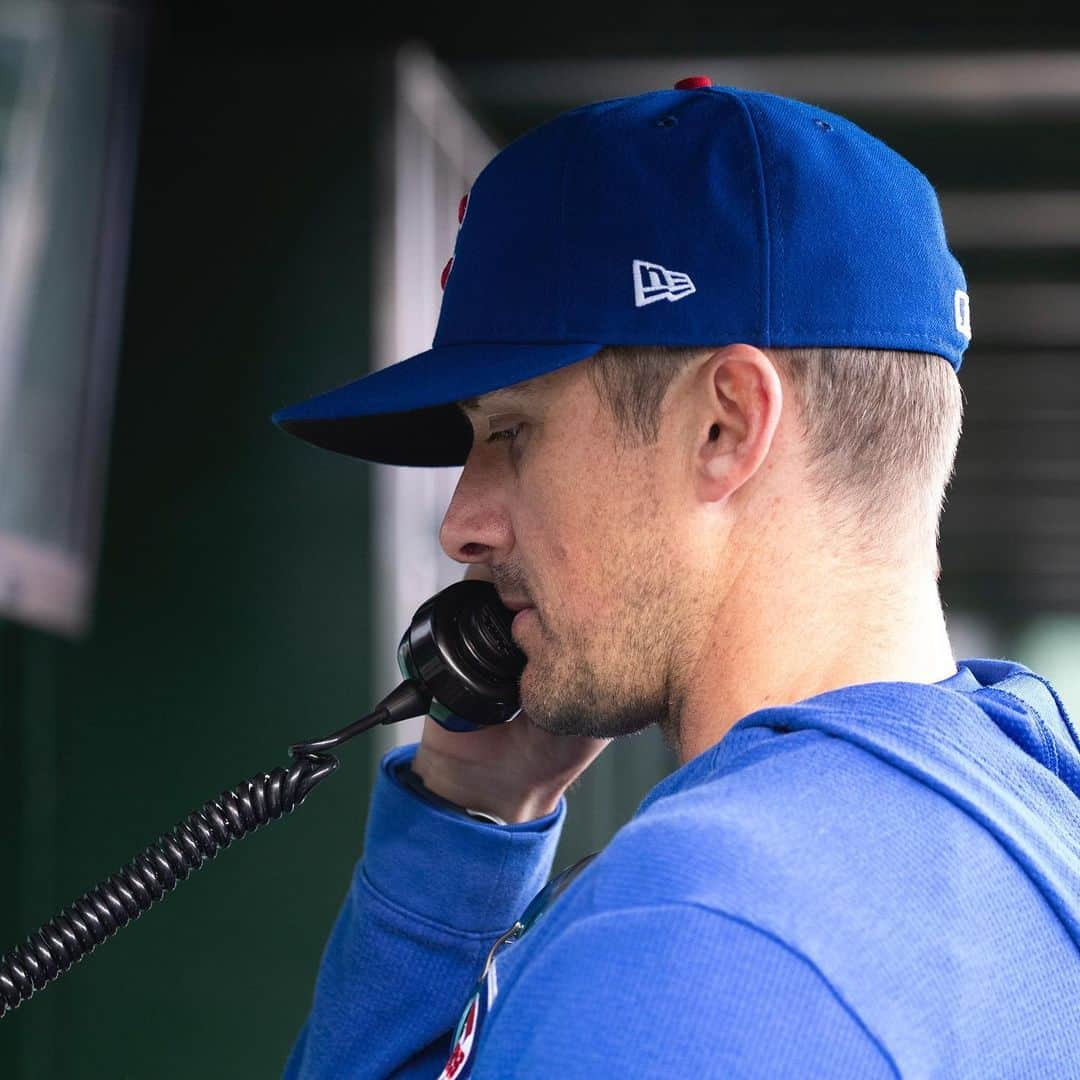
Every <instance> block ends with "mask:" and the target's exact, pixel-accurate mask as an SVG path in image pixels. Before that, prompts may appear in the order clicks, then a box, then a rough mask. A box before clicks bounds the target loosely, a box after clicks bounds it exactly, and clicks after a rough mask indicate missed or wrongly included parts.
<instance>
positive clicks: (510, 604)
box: [499, 596, 535, 611]
mask: <svg viewBox="0 0 1080 1080" xmlns="http://www.w3.org/2000/svg"><path fill="white" fill-rule="evenodd" d="M499 599H500V600H501V601H502V605H503V607H505V608H509V609H510V610H511V611H524V610H525V609H526V608H531V607H534V606H535V605H534V604H530V603H528V602H526V601H525V600H503V598H502V597H501V596H500V597H499Z"/></svg>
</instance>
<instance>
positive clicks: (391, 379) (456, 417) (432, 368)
mask: <svg viewBox="0 0 1080 1080" xmlns="http://www.w3.org/2000/svg"><path fill="white" fill-rule="evenodd" d="M603 347H604V346H603V345H597V344H593V343H587V342H571V343H569V344H565V343H564V344H560V345H517V344H514V345H505V344H484V345H441V346H438V347H437V348H434V349H428V351H427V352H422V353H418V354H417V355H416V356H411V357H409V358H408V359H407V360H402V361H400V362H399V363H397V364H391V365H390V366H389V367H385V368H380V369H379V370H378V371H374V372H372V373H371V374H370V375H365V376H364V377H363V378H361V379H356V380H355V381H354V382H350V383H346V384H345V385H344V386H339V387H337V388H336V389H334V390H328V391H326V393H324V394H318V395H316V396H315V397H313V398H308V399H307V400H306V401H301V402H298V403H297V404H295V405H289V406H287V407H286V408H284V409H279V410H278V411H277V412H275V413H274V414H273V416H272V417H271V419H272V420H273V421H274V423H275V424H277V425H278V427H280V428H281V429H282V430H283V431H287V432H288V433H289V434H290V435H295V436H296V437H297V438H299V439H303V440H304V441H305V442H309V443H312V444H313V445H315V446H321V447H323V448H324V449H326V450H333V451H334V452H335V453H338V454H347V455H348V456H349V457H356V458H363V459H364V460H365V461H376V462H380V463H382V464H385V465H428V466H432V465H464V464H465V460H466V459H467V458H468V456H469V450H470V449H471V447H472V426H471V425H470V424H469V422H468V420H467V419H466V418H465V416H464V415H463V414H462V413H461V411H460V410H459V409H458V408H457V407H456V406H455V405H454V402H456V401H461V400H462V399H464V398H470V397H479V396H480V395H481V394H486V393H488V392H490V391H492V390H499V389H502V388H503V387H505V386H512V385H513V384H514V383H519V382H525V381H526V380H528V379H534V378H536V377H537V376H539V375H545V374H547V373H548V372H549V371H555V370H556V369H558V368H562V367H567V366H568V365H570V364H574V363H577V361H579V360H584V359H586V358H587V357H589V356H593V355H594V354H596V353H598V352H599V351H600V350H601V349H602V348H603Z"/></svg>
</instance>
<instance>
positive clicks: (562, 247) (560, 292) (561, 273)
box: [555, 124, 572, 336]
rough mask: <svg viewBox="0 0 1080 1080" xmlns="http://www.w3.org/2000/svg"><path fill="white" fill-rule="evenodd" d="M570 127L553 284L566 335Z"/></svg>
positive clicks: (568, 127)
mask: <svg viewBox="0 0 1080 1080" xmlns="http://www.w3.org/2000/svg"><path fill="white" fill-rule="evenodd" d="M571 128H572V125H570V124H567V125H566V131H565V132H564V134H563V166H562V178H561V179H560V181H559V263H558V273H556V275H555V277H556V279H557V280H556V282H555V310H556V312H558V318H559V332H560V333H561V334H562V335H563V336H565V335H566V307H565V305H564V297H565V295H566V294H565V292H564V289H565V286H564V283H563V282H564V279H565V278H566V277H567V276H568V275H567V266H566V201H567V188H568V187H569V184H570V135H571Z"/></svg>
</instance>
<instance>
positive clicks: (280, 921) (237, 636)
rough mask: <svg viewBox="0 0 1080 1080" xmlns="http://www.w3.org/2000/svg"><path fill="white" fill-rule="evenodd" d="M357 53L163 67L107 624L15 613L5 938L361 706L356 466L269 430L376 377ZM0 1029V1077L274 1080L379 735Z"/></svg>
mask: <svg viewBox="0 0 1080 1080" xmlns="http://www.w3.org/2000/svg"><path fill="white" fill-rule="evenodd" d="M374 81H375V80H374V76H373V75H371V74H370V73H369V72H368V70H367V69H366V67H365V65H364V64H363V63H359V62H358V61H357V59H356V57H355V56H354V57H352V58H351V59H349V60H345V59H344V58H341V59H336V60H335V59H326V58H324V57H310V58H308V59H304V58H303V57H290V56H288V55H286V54H280V53H279V54H278V55H277V57H273V58H272V57H270V56H266V57H260V56H259V55H257V54H255V53H251V52H249V53H247V54H246V55H244V56H238V55H236V54H235V53H229V52H225V51H220V52H217V53H212V52H208V51H196V50H194V49H192V48H187V49H182V48H173V49H170V50H168V52H167V53H166V52H161V53H160V54H158V55H153V54H152V55H151V58H150V63H149V65H148V71H147V88H146V98H145V105H144V112H143V125H142V133H141V137H140V164H139V173H138V178H137V187H136V206H135V217H134V231H133V236H132V253H131V262H130V269H129V282H128V292H127V301H126V313H125V323H124V335H123V350H122V356H121V364H120V375H119V385H118V394H117V399H116V412H115V423H114V430H113V438H112V446H111V461H110V470H109V484H108V502H107V510H106V517H105V531H104V541H103V550H102V560H101V568H100V574H99V579H98V593H97V603H96V611H95V619H94V624H93V628H92V631H91V632H90V633H89V634H88V635H87V636H86V637H85V638H84V639H83V640H81V641H78V642H71V641H66V640H61V639H59V638H55V637H53V636H51V635H49V634H46V633H43V632H37V631H33V630H29V629H27V628H24V627H18V626H15V625H12V624H10V623H7V624H3V625H2V626H0V739H2V740H3V746H2V750H3V760H4V763H5V766H6V769H5V772H6V777H7V783H6V784H5V785H4V787H3V795H2V796H0V815H2V818H0V820H2V822H3V828H4V836H5V839H6V842H7V844H6V847H7V852H8V868H7V872H8V887H7V889H5V890H4V893H5V895H4V900H3V904H4V906H3V908H2V909H0V918H2V927H0V929H2V932H3V936H4V939H5V940H4V942H3V946H2V947H3V948H4V949H5V950H6V949H7V948H8V947H10V946H11V945H13V944H15V942H17V941H21V940H22V939H23V937H24V936H25V934H26V933H27V932H29V931H30V930H32V929H34V928H36V927H37V926H38V925H39V924H40V923H42V922H43V921H45V920H46V919H47V918H50V917H51V916H52V915H53V914H54V913H55V912H56V911H57V910H58V909H59V908H61V907H62V906H64V905H66V904H68V903H69V902H71V901H72V900H73V899H75V898H76V897H77V896H79V895H80V894H81V893H82V892H84V891H85V890H86V889H88V888H90V887H92V886H93V885H95V884H97V883H98V882H99V881H100V880H101V879H102V878H104V877H107V876H108V875H109V874H111V873H113V872H115V871H116V870H118V869H120V867H121V866H122V865H124V864H125V863H126V862H127V861H128V860H129V859H130V858H131V857H132V856H133V855H134V854H135V853H136V852H138V851H139V850H141V849H142V848H143V847H144V846H145V845H146V844H147V843H149V842H151V841H153V840H154V839H156V838H157V837H158V836H159V835H160V834H161V833H162V832H164V831H166V830H168V829H170V828H171V827H172V826H173V825H175V824H176V823H177V822H178V821H179V820H180V819H182V818H183V817H184V816H185V815H186V814H187V813H188V812H189V811H190V810H192V809H194V808H195V807H197V806H199V805H201V804H202V803H203V802H204V801H205V800H206V799H208V798H210V797H213V796H215V795H216V794H218V793H219V792H220V791H221V790H222V789H223V788H225V787H227V786H232V785H233V784H235V783H236V782H238V781H240V780H242V779H244V778H246V777H249V776H251V775H252V774H253V773H255V772H259V771H262V770H268V769H270V768H272V767H273V766H274V765H276V764H287V763H288V760H289V758H288V754H287V746H288V745H289V743H291V742H294V741H298V740H300V739H305V738H311V737H315V736H318V735H322V734H325V733H326V732H328V731H331V730H333V729H335V728H337V727H340V726H342V725H343V724H345V723H347V722H348V721H349V720H352V719H354V718H356V717H357V716H359V715H362V713H363V712H365V711H366V710H367V708H368V707H369V703H370V690H369V685H370V682H371V680H370V673H369V670H368V664H367V655H368V652H369V649H368V642H369V639H370V629H371V628H370V612H369V609H370V596H369V580H368V571H367V564H368V560H369V557H370V551H369V548H370V538H369V523H368V494H369V492H368V484H369V476H368V470H367V466H365V465H363V464H361V463H359V462H354V461H350V460H348V459H345V458H339V457H337V456H335V455H331V454H327V453H324V452H320V451H317V450H314V449H312V448H310V447H307V446H306V445H304V444H301V443H299V442H297V441H295V440H293V439H291V438H289V437H288V436H286V435H285V434H283V433H281V432H279V431H278V430H277V429H275V428H274V427H273V425H272V424H271V423H270V421H269V414H270V413H271V412H272V411H273V410H274V409H275V408H277V407H279V406H281V405H283V404H286V403H288V402H291V401H293V400H296V399H298V398H302V397H305V396H308V395H309V394H311V393H314V392H316V391H317V390H320V389H323V388H325V387H327V386H331V385H336V384H337V383H340V382H344V381H345V380H347V379H348V378H350V377H354V376H356V375H358V374H360V373H362V372H363V371H364V370H365V369H366V367H367V364H368V355H367V343H368V340H369V326H368V317H369V312H368V310H367V305H366V297H367V295H368V289H369V265H368V261H369V251H370V234H371V220H370V217H371V215H370V209H369V208H370V200H371V192H370V189H369V183H370V177H369V173H370V165H371V126H372V121H373V119H374V115H375V105H374V103H373V101H372V95H371V90H372V86H373V84H374ZM341 757H342V760H343V767H342V769H341V770H339V771H338V773H337V774H336V775H334V776H333V777H331V778H330V779H329V780H327V781H326V782H325V783H324V785H323V786H322V787H320V788H319V789H317V790H316V791H315V792H313V793H312V795H311V796H310V797H309V799H308V801H307V802H306V803H305V804H304V805H303V806H302V807H301V808H299V809H298V810H297V811H296V812H295V814H293V815H292V817H290V818H288V819H286V820H283V821H280V822H276V823H273V824H271V825H269V826H267V827H266V828H265V829H263V830H260V831H259V832H258V833H256V834H255V835H254V836H252V837H249V838H247V839H245V840H244V841H243V842H240V843H238V844H236V845H234V846H232V847H230V848H229V849H228V850H227V851H224V852H222V853H221V854H219V856H218V858H217V859H216V860H214V861H213V862H212V863H211V864H209V865H208V866H205V867H204V868H203V869H202V870H201V871H199V872H198V873H197V874H196V875H195V876H194V877H192V878H190V879H189V880H188V881H187V882H184V883H182V884H181V885H180V886H179V887H178V889H177V891H176V892H175V893H173V894H171V895H170V896H169V897H167V898H166V899H165V900H163V901H161V902H160V903H159V904H157V905H155V906H154V907H153V908H152V909H151V910H150V911H149V912H148V913H147V914H145V915H144V916H143V917H142V918H141V919H139V920H138V921H137V922H136V923H135V924H133V925H129V926H128V927H126V928H125V929H124V930H123V931H121V932H120V933H119V934H118V935H117V936H116V937H115V938H114V939H113V940H111V941H109V942H107V943H105V944H104V945H103V946H101V947H100V948H99V949H98V950H97V951H96V952H95V953H94V955H93V956H91V957H89V958H87V959H85V960H84V961H83V962H82V963H80V964H79V965H77V966H76V967H75V968H74V969H73V970H72V971H71V972H69V973H68V974H67V975H66V976H64V977H63V979H61V980H60V981H59V982H57V983H55V984H54V985H52V986H50V987H49V988H47V989H46V990H45V991H43V992H41V993H39V994H37V995H35V996H34V998H32V999H31V1000H30V1001H29V1002H28V1003H26V1004H24V1005H23V1006H22V1007H21V1008H19V1009H18V1010H17V1011H16V1012H15V1013H13V1014H11V1015H10V1016H9V1017H7V1018H6V1019H5V1021H4V1022H3V1024H0V1074H2V1075H3V1076H5V1077H34V1078H41V1080H45V1078H51V1077H72V1076H79V1077H98V1076H100V1077H120V1076H123V1077H150V1076H154V1077H162V1078H165V1077H185V1078H187V1077H192V1076H225V1075H232V1076H243V1077H248V1076H272V1075H277V1074H278V1073H279V1072H280V1068H281V1065H282V1063H283V1061H284V1058H285V1055H286V1053H287V1051H288V1048H289V1046H290V1045H291V1043H292V1039H293V1037H294V1035H295V1033H296V1031H297V1029H298V1028H299V1026H300V1024H301V1023H302V1021H303V1018H304V1016H305V1014H306V1012H307V1009H308V1006H309V1003H310V997H311V990H312V985H313V981H314V975H315V971H316V968H317V965H318V961H319V957H320V954H321V951H322V947H323V944H324V942H325V940H326V936H327V933H328V931H329V928H330V925H331V923H332V920H333V918H334V915H335V913H336V911H337V909H338V905H339V904H340V901H341V898H342V895H343V894H344V891H345V889H346V887H347V885H348V879H349V876H350V874H351V871H352V868H353V865H354V863H355V860H356V858H357V856H358V855H359V852H360V847H361V842H362V835H363V826H364V820H365V813H366V805H367V797H368V792H369V777H370V774H371V769H372V767H373V763H372V761H371V751H370V747H368V746H365V744H364V742H363V740H358V741H357V742H356V743H354V744H352V745H350V746H348V747H346V748H345V749H344V750H343V751H342V752H341Z"/></svg>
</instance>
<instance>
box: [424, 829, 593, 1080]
mask: <svg viewBox="0 0 1080 1080" xmlns="http://www.w3.org/2000/svg"><path fill="white" fill-rule="evenodd" d="M599 854H600V852H598V851H594V852H593V853H592V854H591V855H586V856H585V858H584V859H580V860H579V861H578V862H576V863H574V865H573V866H569V867H567V868H566V869H565V870H563V871H562V873H560V874H558V875H557V876H555V877H553V878H552V879H551V880H550V881H549V882H548V883H547V884H546V885H545V886H544V887H543V888H542V889H541V890H540V891H539V892H538V893H537V894H536V895H535V896H534V897H533V898H532V900H531V901H530V903H529V906H528V907H527V908H526V909H525V911H524V912H523V913H522V915H521V918H519V919H518V920H517V922H515V923H514V925H513V926H511V927H510V929H509V930H507V931H506V933H505V934H503V935H502V936H501V937H500V938H499V939H498V940H497V941H496V942H495V944H494V945H492V947H491V952H489V953H488V957H487V960H486V961H485V963H484V970H483V971H482V972H481V973H480V978H479V979H478V980H477V982H476V986H475V988H474V990H473V993H472V996H471V997H470V998H469V1000H468V1002H467V1003H466V1005H465V1009H464V1011H463V1012H462V1014H461V1019H460V1020H459V1021H458V1026H457V1029H456V1030H455V1031H454V1039H453V1044H452V1046H451V1049H450V1057H449V1058H448V1059H447V1062H446V1065H445V1067H444V1068H443V1071H442V1073H441V1074H440V1076H439V1080H466V1078H467V1077H468V1076H469V1075H470V1074H471V1073H472V1067H473V1060H474V1059H473V1056H472V1051H473V1047H474V1046H475V1045H476V1036H477V1033H478V1032H479V1030H480V1026H481V1025H482V1024H483V1022H484V1020H485V1019H486V1018H487V1014H488V1013H489V1012H490V1011H491V1006H492V1004H493V1003H494V1001H495V998H496V996H497V995H498V993H499V982H498V975H497V970H496V966H495V956H496V954H497V953H498V952H499V950H500V949H502V948H504V947H505V946H507V945H509V944H511V943H512V942H515V941H518V940H520V939H521V937H522V935H523V934H524V933H525V932H526V931H527V930H529V929H530V928H531V927H533V926H535V925H536V924H537V923H538V922H539V921H540V919H541V918H543V916H544V915H546V914H547V912H548V911H549V910H550V909H551V905H552V904H554V902H555V901H556V900H557V899H558V898H559V897H560V896H562V894H563V893H564V892H565V891H566V890H567V888H569V886H570V883H571V882H572V881H574V879H575V878H576V877H577V876H578V874H580V873H581V871H582V870H584V869H585V867H586V866H588V865H589V863H591V862H592V861H593V859H595V858H596V856H597V855H599Z"/></svg>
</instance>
